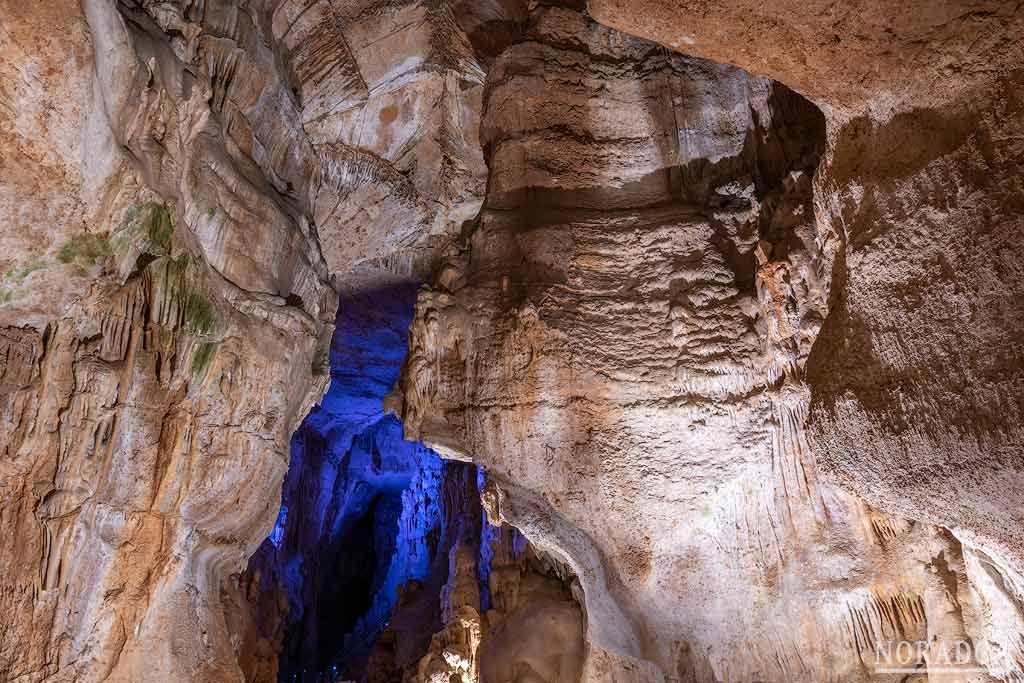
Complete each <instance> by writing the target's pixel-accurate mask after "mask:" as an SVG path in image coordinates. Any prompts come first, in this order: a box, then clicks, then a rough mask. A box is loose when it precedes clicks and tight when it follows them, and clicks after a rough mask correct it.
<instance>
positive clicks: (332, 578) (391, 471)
mask: <svg viewBox="0 0 1024 683" xmlns="http://www.w3.org/2000/svg"><path fill="white" fill-rule="evenodd" d="M415 299H416V285H414V284H399V285H394V286H389V287H384V288H379V289H375V290H372V291H366V292H361V293H359V294H357V295H349V296H343V297H342V300H341V302H340V306H339V313H338V316H337V323H336V330H335V335H334V341H333V345H332V349H331V376H332V381H331V386H330V389H329V391H328V393H327V395H326V396H325V397H324V399H323V401H322V402H321V404H320V405H319V406H317V407H316V408H314V410H313V411H312V412H311V413H310V415H309V416H308V417H307V418H306V420H305V421H304V422H303V424H302V426H301V427H300V428H299V430H298V431H297V432H296V433H295V435H294V437H293V439H292V443H291V461H290V465H289V470H288V474H287V477H286V480H285V482H284V485H283V491H282V504H281V511H280V514H279V517H278V521H277V524H276V525H275V527H274V529H273V531H272V533H271V534H270V536H269V537H268V538H267V540H266V541H265V542H264V543H263V544H262V546H261V547H260V548H259V550H258V551H257V552H256V554H255V555H254V556H253V557H252V558H251V560H250V563H249V568H248V571H247V574H248V577H247V581H248V584H249V586H250V587H249V589H248V593H249V595H248V597H249V600H250V601H251V602H253V603H255V605H254V606H255V609H254V610H253V613H254V614H255V615H256V618H255V620H256V623H255V624H253V629H254V630H255V631H256V632H258V637H257V638H256V639H254V640H255V641H256V642H258V643H260V646H261V651H257V652H252V653H249V656H248V657H243V658H244V659H248V660H249V663H250V668H251V671H250V677H249V679H250V680H266V681H270V680H274V678H275V676H274V673H273V670H274V668H275V664H274V662H275V660H276V670H277V674H276V679H277V680H279V681H287V682H294V683H311V682H317V683H319V682H321V681H335V680H367V678H368V671H372V676H373V680H381V681H383V680H393V679H395V678H396V677H397V679H398V680H400V679H401V674H400V672H401V670H402V668H404V667H408V666H412V665H415V663H416V661H417V660H418V659H419V658H420V657H421V656H422V655H423V653H424V652H425V651H426V649H427V646H428V645H429V643H430V639H431V636H432V635H433V634H434V633H435V632H437V631H439V630H440V629H441V627H442V603H441V600H439V599H438V596H439V595H440V594H441V593H442V589H443V587H444V586H445V584H446V583H447V582H448V581H449V564H450V559H449V555H450V554H451V550H452V549H453V548H454V547H456V546H458V547H466V548H468V549H470V550H471V551H472V552H473V553H474V555H478V551H479V548H480V537H481V530H482V529H484V528H486V526H487V525H486V522H485V521H484V518H483V515H482V512H481V508H480V496H479V491H478V488H477V487H478V478H479V473H478V471H477V469H476V468H475V467H474V466H472V465H470V464H466V463H456V462H443V461H442V460H441V459H440V457H439V456H438V455H437V454H436V453H434V452H433V451H431V450H430V449H428V448H426V447H425V446H423V445H422V444H419V443H410V442H407V441H404V440H403V438H402V426H401V423H400V422H399V420H398V419H397V418H395V417H394V416H393V415H390V414H388V415H386V414H385V413H384V411H383V407H382V399H383V398H384V395H385V394H386V393H387V392H388V391H389V390H390V389H391V387H392V385H393V384H394V382H395V380H396V379H397V378H398V373H399V370H400V366H401V362H402V359H403V357H404V355H405V350H406V341H407V334H408V327H409V323H410V321H411V319H412V314H413V306H414V304H415ZM491 535H492V536H493V532H492V533H491ZM491 554H492V553H491V551H489V550H488V551H487V552H486V553H485V555H486V556H487V557H484V558H482V561H481V562H480V563H479V564H480V567H481V569H480V571H481V576H482V577H484V579H486V577H487V574H488V569H487V565H488V563H489V557H490V555H491ZM371 661H372V662H373V663H372V665H370V662H371ZM396 673H397V675H395V674H396Z"/></svg>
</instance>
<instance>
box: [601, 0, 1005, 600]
mask: <svg viewBox="0 0 1024 683" xmlns="http://www.w3.org/2000/svg"><path fill="white" fill-rule="evenodd" d="M589 6H590V9H591V11H592V12H594V14H595V16H596V17H597V18H598V19H599V20H601V21H605V22H608V23H609V24H611V25H614V26H617V27H619V28H621V29H623V30H626V31H629V32H632V33H635V34H638V35H642V36H645V37H649V38H653V39H656V40H659V41H661V42H663V43H664V44H666V45H672V46H677V47H679V48H680V49H683V50H686V51H687V52H692V53H694V54H699V55H702V56H706V57H710V58H712V59H716V60H720V61H727V62H730V63H735V64H738V65H739V66H742V67H745V68H748V69H750V70H752V71H754V72H756V73H762V74H765V75H768V76H770V77H772V78H775V79H776V80H779V81H782V82H783V83H786V84H787V85H790V86H792V87H795V88H797V89H798V90H800V91H801V92H803V93H804V94H806V95H807V96H808V97H809V98H811V100H812V101H814V102H815V103H816V104H817V105H818V106H820V107H821V109H822V110H823V111H824V112H825V113H826V115H827V119H828V127H829V132H828V142H829V145H828V149H827V151H826V154H825V161H824V163H823V165H822V168H821V169H820V170H819V173H818V176H817V179H816V195H817V197H816V203H817V213H818V223H819V226H820V229H821V231H822V232H823V233H830V234H834V235H835V236H836V237H837V238H838V239H840V240H841V241H842V244H843V249H842V251H841V257H840V258H839V259H838V260H837V262H836V267H835V274H834V281H833V288H832V292H833V297H834V300H833V302H832V306H831V312H830V314H829V317H828V320H827V322H826V324H825V327H824V329H823V331H822V334H821V337H820V338H819V340H818V343H817V344H816V346H815V355H814V356H813V357H812V359H811V362H810V363H809V365H808V371H809V375H810V377H809V379H810V384H811V387H812V390H813V401H812V414H811V434H812V441H813V444H814V447H815V450H816V453H817V455H818V457H819V460H820V461H821V463H822V465H823V468H824V469H825V471H826V472H828V473H829V475H830V476H831V477H832V478H833V479H834V480H835V481H837V482H838V483H840V484H841V485H842V486H844V487H846V488H848V489H849V490H852V491H854V492H855V493H857V494H859V495H861V496H863V497H864V498H866V499H867V500H868V501H870V502H871V503H872V504H874V505H876V506H878V507H881V508H884V509H887V510H889V511H892V512H895V513H897V514H901V515H905V516H909V517H913V518H916V519H925V520H928V521H931V522H933V523H937V524H942V525H943V526H946V527H947V528H949V529H952V530H953V531H954V533H955V534H956V535H957V536H958V537H959V538H961V539H963V540H964V541H965V542H968V543H970V544H972V545H976V546H981V547H984V548H986V549H987V551H986V552H988V553H990V554H992V556H993V557H996V558H999V559H998V560H997V564H999V565H1000V566H1001V569H1000V570H999V571H1000V572H1001V573H1002V574H1003V575H1004V577H1008V576H1009V575H1012V574H1016V575H1018V577H1019V575H1020V573H1021V572H1022V570H1024V546H1022V545H1021V538H1022V537H1024V536H1022V530H1024V518H1022V516H1021V510H1022V509H1024V506H1022V503H1024V486H1022V483H1021V478H1020V475H1019V472H1020V470H1021V467H1022V465H1024V460H1022V457H1024V456H1022V454H1024V449H1022V446H1024V432H1022V420H1021V418H1022V414H1024V403H1022V397H1024V392H1022V387H1024V348H1022V346H1021V339H1022V335H1024V309H1022V308H1021V306H1020V305H1019V302H1020V300H1021V293H1022V288H1024V270H1022V268H1021V265H1020V264H1021V259H1020V256H1019V254H1020V248H1019V244H1018V243H1019V239H1018V236H1019V235H1020V230H1021V228H1022V227H1024V211H1022V209H1024V204H1022V201H1024V200H1022V197H1024V192H1022V191H1024V185H1022V180H1021V177H1022V176H1021V170H1022V163H1024V137H1022V133H1024V108H1022V100H1021V85H1022V81H1021V79H1022V74H1024V44H1022V42H1021V40H1020V34H1021V30H1022V27H1024V12H1022V11H1021V7H1020V3H1016V2H939V3H927V4H921V5H920V6H917V7H915V8H914V9H913V10H908V8H907V7H906V6H905V5H903V4H897V3H889V2H854V3H845V4H843V5H837V4H832V3H824V2H822V3H818V2H811V3H806V2H801V3H790V2H785V1H783V2H777V3H772V5H771V10H770V11H769V12H767V13H765V14H758V13H752V12H751V7H752V4H751V3H747V2H743V1H736V2H733V1H725V2H695V3H684V4H683V5H682V6H681V5H680V3H678V2H667V1H664V0H643V1H641V2H621V1H620V0H591V1H590V3H589ZM688 9H689V10H692V11H690V12H687V11H686V10H688ZM755 15H756V16H757V17H758V18H757V19H756V20H755V19H748V18H749V17H753V16H755ZM1007 581H1009V582H1010V583H1019V578H1018V579H1017V580H1015V581H1010V579H1009V578H1007ZM1021 596H1022V594H1021V593H1019V592H1018V593H1017V597H1018V599H1019V598H1020V597H1021Z"/></svg>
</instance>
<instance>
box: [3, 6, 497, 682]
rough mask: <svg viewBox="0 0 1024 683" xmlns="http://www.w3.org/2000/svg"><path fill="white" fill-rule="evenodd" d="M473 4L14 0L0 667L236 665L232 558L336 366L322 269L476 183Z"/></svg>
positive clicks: (375, 244)
mask: <svg viewBox="0 0 1024 683" xmlns="http://www.w3.org/2000/svg"><path fill="white" fill-rule="evenodd" d="M308 4H309V3H306V5H308ZM307 9H308V11H306V10H307ZM298 15H301V16H298ZM452 16H453V15H452V12H451V8H449V7H447V6H446V5H444V4H439V3H433V4H424V3H406V4H405V5H403V6H398V5H396V4H394V3H390V4H384V3H376V4H375V3H370V2H365V3H361V4H359V3H349V4H348V5H347V6H345V7H340V6H339V5H338V3H322V6H318V7H315V8H308V7H306V6H305V5H304V6H303V7H299V3H288V2H280V3H278V2H273V3H272V2H267V3H255V4H249V3H227V2H225V3H216V2H205V3H196V2H189V1H182V2H148V1H147V2H134V1H131V0H126V1H124V2H113V1H112V0H86V1H85V2H83V3H81V4H79V3H77V2H57V3H35V4H25V3H20V2H6V3H4V4H3V6H2V7H0V35H2V39H0V51H2V54H3V59H2V60H0V61H2V64H0V79H2V80H0V91H2V92H3V94H4V98H3V99H4V100H5V103H4V107H3V112H2V114H0V135H2V137H3V153H2V155H0V167H2V182H0V212H2V217H3V221H2V223H3V227H2V228H0V241H2V244H3V245H4V247H5V248H4V250H3V251H4V256H3V257H2V258H3V282H2V283H0V284H2V289H0V304H2V306H0V325H2V326H3V328H2V332H0V338H2V348H3V352H2V354H0V356H2V358H3V362H2V368H0V375H2V380H0V386H2V387H3V390H2V392H0V402H2V406H3V413H2V414H3V422H2V425H0V443H2V444H3V448H4V451H3V452H4V459H3V477H2V487H3V495H2V497H0V500H2V505H3V512H2V518H3V524H4V528H5V529H6V530H8V532H9V533H5V536H4V538H5V541H4V548H3V551H2V553H0V558H2V559H0V562H2V563H3V565H2V567H0V571H2V575H3V579H2V582H3V583H2V591H0V596H2V598H0V600H2V602H0V606H2V607H3V610H4V613H5V617H4V628H3V629H0V633H2V635H0V680H4V681H42V680H47V681H57V680H67V681H71V680H74V681H92V680H95V681H100V680H124V681H137V680H161V681H176V680H189V681H197V680H198V681H228V680H243V674H242V671H241V670H240V669H239V667H238V664H237V663H236V660H237V657H238V656H239V652H238V651H237V648H238V647H240V637H239V635H238V634H237V633H235V634H232V633H229V632H228V628H227V625H226V622H225V617H224V609H223V604H222V594H221V588H222V581H223V580H224V579H225V577H226V576H227V575H228V574H230V573H231V572H233V571H239V570H240V569H241V568H242V567H243V566H244V565H245V562H246V560H247V558H248V556H249V555H250V554H251V553H252V552H253V550H254V549H255V547H256V546H257V545H258V544H259V543H260V542H261V541H262V540H263V538H264V537H265V536H266V535H267V533H268V532H269V531H270V529H271V526H272V525H273V522H274V519H275V518H276V516H277V507H278V505H279V501H280V498H279V492H280V487H281V482H282V478H283V476H284V473H285V470H286V467H287V462H288V442H289V439H290V437H291V434H292V432H293V431H294V430H295V429H296V427H297V425H298V424H299V422H300V421H301V420H302V419H303V418H304V417H305V416H306V415H307V414H308V413H309V410H310V408H311V406H312V404H313V402H314V400H316V399H318V398H319V396H320V395H321V394H322V393H323V391H324V390H325V389H326V385H327V367H328V363H327V348H328V343H329V340H330V337H331V333H332V332H333V321H334V311H335V308H336V306H337V293H336V290H334V289H333V288H332V287H331V286H330V285H329V282H330V280H331V278H332V276H333V275H337V274H344V273H347V272H349V270H350V269H351V268H353V267H354V266H358V265H359V264H360V263H364V264H369V265H370V266H372V267H376V268H380V269H384V270H391V271H411V270H415V269H417V268H424V267H429V263H430V260H431V258H432V257H431V254H432V253H433V247H432V246H431V245H432V244H433V242H434V241H439V242H441V243H443V242H444V241H445V240H446V239H448V237H447V235H449V234H451V233H452V232H453V231H457V229H458V225H459V223H460V222H461V221H462V220H464V217H465V215H472V214H473V213H475V211H476V208H475V207H476V206H477V205H478V204H479V197H480V195H481V189H480V188H481V183H482V178H483V168H482V156H481V152H480V148H479V145H478V144H477V143H476V141H475V139H474V137H473V135H475V130H476V127H475V125H473V123H472V119H473V116H474V115H475V112H477V111H478V110H479V107H478V106H474V104H473V101H474V97H478V93H479V91H480V81H481V76H480V69H479V67H478V66H476V65H475V64H474V63H473V60H472V58H471V57H470V56H469V52H468V50H469V48H468V47H465V46H466V45H468V44H469V43H468V40H467V39H465V38H464V37H460V36H462V34H461V29H459V28H458V26H457V25H456V24H455V22H454V20H453V18H452ZM360 17H362V20H363V23H362V24H360V22H359V18H360ZM342 19H344V20H345V21H344V24H345V25H346V26H347V27H350V30H351V32H350V33H345V34H344V35H339V33H338V32H337V31H336V30H335V28H336V27H337V26H339V25H341V20H342ZM396 26H397V27H401V28H402V30H403V31H404V32H402V31H398V32H396V31H393V30H392V28H393V27H396ZM374 31H380V35H377V34H375V33H374ZM389 40H390V41H391V42H390V43H389V42H388V41H389ZM403 50H404V51H405V52H404V54H405V56H404V57H402V54H403V52H402V51H403ZM346 92H347V93H348V94H347V95H346V94H344V93H346ZM325 98H326V99H325ZM346 117H347V118H346ZM355 119H358V120H359V121H362V120H363V119H367V120H369V121H371V122H372V123H371V125H368V126H359V125H355V124H354V123H352V121H353V120H355ZM385 121H387V122H388V123H390V122H392V121H393V122H395V123H394V125H393V126H388V125H386V123H385ZM360 130H363V131H365V133H364V134H361V133H360ZM389 130H390V131H391V132H390V133H389V132H388V131H389ZM463 131H467V133H468V137H464V136H463ZM417 164H422V166H419V167H418V168H419V170H417ZM439 166H443V167H444V169H445V170H444V171H443V172H441V173H438V172H436V169H437V168H438V167H439ZM420 246H423V247H424V248H423V249H422V250H420ZM399 248H401V249H403V250H404V251H403V255H402V256H401V257H397V256H396V252H397V251H398V250H399ZM421 251H422V252H423V253H420V252H421ZM423 254H426V255H425V256H424V255H423ZM236 605H237V603H236ZM235 616H237V615H235Z"/></svg>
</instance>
